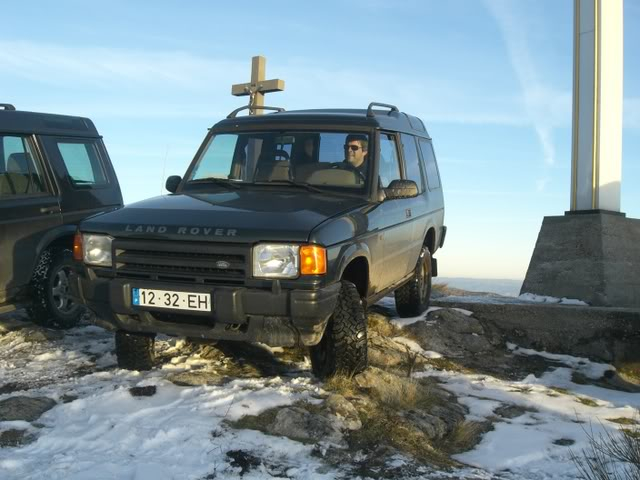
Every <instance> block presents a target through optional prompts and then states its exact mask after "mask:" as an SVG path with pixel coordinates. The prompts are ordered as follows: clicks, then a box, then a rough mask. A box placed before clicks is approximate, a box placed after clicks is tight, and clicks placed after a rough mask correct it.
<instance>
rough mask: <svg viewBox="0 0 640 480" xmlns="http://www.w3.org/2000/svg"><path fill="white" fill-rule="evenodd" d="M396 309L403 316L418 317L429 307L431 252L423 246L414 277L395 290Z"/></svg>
mask: <svg viewBox="0 0 640 480" xmlns="http://www.w3.org/2000/svg"><path fill="white" fill-rule="evenodd" d="M395 297H396V310H397V311H398V315H400V316H401V317H417V316H418V315H421V314H422V313H423V312H424V311H425V310H426V309H427V308H429V299H430V297H431V252H429V248H427V247H425V246H423V247H422V250H421V251H420V256H419V257H418V263H417V265H416V269H415V271H414V273H413V277H412V278H411V280H410V281H409V282H407V283H405V284H404V285H403V286H401V287H400V288H398V289H397V290H396V291H395Z"/></svg>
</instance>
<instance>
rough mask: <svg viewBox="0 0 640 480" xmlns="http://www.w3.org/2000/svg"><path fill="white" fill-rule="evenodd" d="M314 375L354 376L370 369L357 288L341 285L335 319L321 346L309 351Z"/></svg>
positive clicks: (365, 325) (327, 330) (363, 314)
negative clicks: (339, 374)
mask: <svg viewBox="0 0 640 480" xmlns="http://www.w3.org/2000/svg"><path fill="white" fill-rule="evenodd" d="M310 353H311V366H312V368H313V373H314V374H316V375H317V376H318V377H320V378H327V377H331V376H332V375H334V374H336V373H344V374H347V375H352V374H354V373H358V372H361V371H362V370H364V369H365V368H367V364H368V359H367V318H366V315H365V310H364V305H363V303H362V300H361V298H360V294H359V293H358V290H357V289H356V286H355V285H354V284H353V283H351V282H347V281H344V280H343V281H342V288H341V289H340V294H339V296H338V302H337V304H336V308H335V310H334V312H333V315H332V316H331V318H330V319H329V323H328V325H327V328H326V329H325V331H324V335H323V336H322V340H320V343H318V344H317V345H315V346H313V347H311V348H310Z"/></svg>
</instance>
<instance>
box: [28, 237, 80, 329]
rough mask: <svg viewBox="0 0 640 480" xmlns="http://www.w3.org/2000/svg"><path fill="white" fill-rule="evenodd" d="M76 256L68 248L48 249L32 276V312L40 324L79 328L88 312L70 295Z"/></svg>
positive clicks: (30, 310) (29, 309) (43, 253)
mask: <svg viewBox="0 0 640 480" xmlns="http://www.w3.org/2000/svg"><path fill="white" fill-rule="evenodd" d="M73 268H74V264H73V254H72V253H71V250H68V249H53V248H50V249H47V250H45V251H44V252H42V255H40V258H39V259H38V264H37V265H36V268H35V271H34V272H33V275H32V277H31V289H30V290H31V292H30V294H31V302H30V306H29V307H28V312H29V315H30V316H31V318H32V319H33V320H34V321H35V322H36V323H38V324H40V325H43V326H46V327H54V328H71V327H75V326H76V325H77V324H78V322H79V321H80V318H81V317H82V315H83V314H84V313H85V312H86V309H85V308H84V306H83V305H81V304H79V303H76V302H75V301H74V300H73V299H72V298H71V295H70V284H69V280H70V274H71V271H72V270H73Z"/></svg>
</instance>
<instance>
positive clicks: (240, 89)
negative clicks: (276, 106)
mask: <svg viewBox="0 0 640 480" xmlns="http://www.w3.org/2000/svg"><path fill="white" fill-rule="evenodd" d="M266 69H267V59H266V58H264V57H261V56H258V57H253V58H252V59H251V83H239V84H236V85H232V86H231V95H235V96H236V97H243V96H245V95H249V107H254V106H256V107H262V106H264V94H265V93H270V92H281V91H283V90H284V80H280V79H274V80H265V79H264V77H265V71H266ZM262 113H263V110H261V109H255V108H250V109H249V114H250V115H260V114H262Z"/></svg>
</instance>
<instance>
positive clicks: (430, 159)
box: [420, 138, 440, 190]
mask: <svg viewBox="0 0 640 480" xmlns="http://www.w3.org/2000/svg"><path fill="white" fill-rule="evenodd" d="M420 150H421V151H422V158H423V160H424V165H425V167H426V169H427V183H428V184H429V190H436V189H438V188H440V176H439V175H438V166H437V165H436V155H435V153H433V146H432V145H431V142H430V141H428V140H425V139H423V138H421V139H420Z"/></svg>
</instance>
